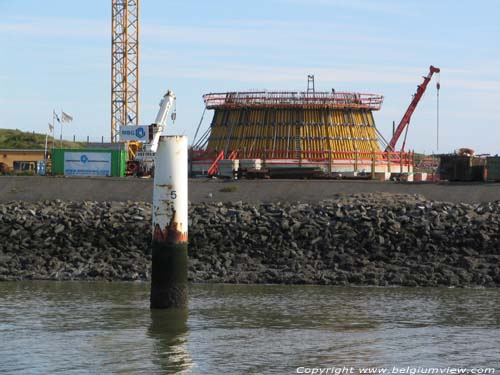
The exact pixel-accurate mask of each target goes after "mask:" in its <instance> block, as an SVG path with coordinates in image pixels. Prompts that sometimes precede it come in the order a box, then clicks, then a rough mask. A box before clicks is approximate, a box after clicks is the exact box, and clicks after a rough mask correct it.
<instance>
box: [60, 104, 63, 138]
mask: <svg viewBox="0 0 500 375" xmlns="http://www.w3.org/2000/svg"><path fill="white" fill-rule="evenodd" d="M59 118H60V119H61V121H60V122H59V124H60V125H61V138H60V139H59V141H60V145H61V148H62V128H63V127H62V125H63V122H62V109H61V117H59Z"/></svg>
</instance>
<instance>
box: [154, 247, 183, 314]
mask: <svg viewBox="0 0 500 375" xmlns="http://www.w3.org/2000/svg"><path fill="white" fill-rule="evenodd" d="M187 248H188V246H187V243H180V244H169V243H165V242H157V241H153V243H152V254H153V265H152V271H151V297H150V306H151V308H152V309H167V308H183V307H187V302H188V287H187V269H188V256H187Z"/></svg>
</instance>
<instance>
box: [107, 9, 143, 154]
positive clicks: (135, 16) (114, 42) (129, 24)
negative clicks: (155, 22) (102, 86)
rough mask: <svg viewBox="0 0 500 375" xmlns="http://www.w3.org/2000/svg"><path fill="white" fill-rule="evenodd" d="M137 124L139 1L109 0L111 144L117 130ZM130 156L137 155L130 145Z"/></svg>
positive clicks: (114, 139)
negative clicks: (110, 20) (110, 29)
mask: <svg viewBox="0 0 500 375" xmlns="http://www.w3.org/2000/svg"><path fill="white" fill-rule="evenodd" d="M138 124H139V0H112V38H111V142H112V143H115V142H119V141H120V139H119V134H120V127H121V126H123V125H138ZM131 146H132V149H130V148H129V154H132V156H133V155H134V154H135V153H136V151H137V147H138V145H137V144H132V145H131Z"/></svg>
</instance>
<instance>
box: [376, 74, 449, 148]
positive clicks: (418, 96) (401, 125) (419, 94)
mask: <svg viewBox="0 0 500 375" xmlns="http://www.w3.org/2000/svg"><path fill="white" fill-rule="evenodd" d="M440 71H441V70H440V69H439V68H436V67H434V66H432V65H431V66H430V67H429V74H427V76H425V77H424V81H423V82H422V84H421V85H419V86H417V92H416V93H415V95H413V99H412V101H411V103H410V105H409V107H408V109H407V110H406V112H405V114H404V116H403V118H402V119H401V121H400V122H399V125H398V126H397V128H396V130H395V132H394V135H393V136H392V139H391V141H390V142H389V144H388V145H387V148H386V149H385V151H386V152H390V151H395V148H396V143H397V142H398V140H399V137H400V136H401V134H402V133H403V131H404V129H405V128H406V127H407V126H408V124H409V123H410V119H411V116H412V115H413V112H414V111H415V108H417V105H418V103H419V102H420V99H421V98H422V96H423V95H424V93H425V90H426V89H427V85H428V84H429V82H430V80H431V78H432V75H433V74H434V73H439V72H440ZM437 88H438V90H439V84H438V86H437Z"/></svg>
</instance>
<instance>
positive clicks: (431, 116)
mask: <svg viewBox="0 0 500 375" xmlns="http://www.w3.org/2000/svg"><path fill="white" fill-rule="evenodd" d="M499 14H500V1H496V0H491V1H488V0H476V1H458V0H457V1H448V0H441V1H439V0H434V1H428V0H422V1H403V0H401V1H397V0H377V1H368V0H366V1H365V0H253V1H234V0H233V1H226V0H212V1H194V0H183V1H165V0H163V1H161V0H147V1H145V0H143V1H142V2H141V17H140V22H141V34H140V38H141V45H140V51H141V52H140V57H141V66H140V75H141V80H140V108H141V109H140V120H141V123H144V124H148V123H150V122H152V121H153V120H154V118H155V116H156V112H157V108H158V102H159V99H160V98H161V96H162V95H163V94H164V93H165V91H166V90H167V89H172V90H173V91H174V92H175V93H176V95H177V120H176V122H175V124H174V125H171V126H169V131H168V132H169V133H175V134H186V135H188V136H189V137H190V138H192V137H193V135H194V132H195V130H196V126H197V125H198V122H199V120H200V117H201V114H202V112H203V101H202V95H203V94H204V93H208V92H221V91H227V90H247V89H269V90H305V89H306V86H307V75H308V74H314V75H315V79H316V89H317V90H325V91H329V90H331V88H335V89H336V90H337V91H357V92H365V93H377V94H383V95H384V97H385V99H384V104H383V106H382V109H381V110H380V111H379V112H376V113H375V120H376V124H377V127H378V128H379V130H380V131H381V132H382V133H383V134H384V135H385V136H386V137H389V135H390V133H391V129H392V121H393V120H394V121H396V123H397V122H398V121H399V120H400V119H401V117H402V115H403V114H404V112H405V110H406V108H407V106H408V104H409V102H410V100H411V95H412V94H413V93H414V92H415V90H416V86H417V84H420V83H421V81H422V76H423V75H426V74H427V72H428V68H429V65H431V64H433V65H435V66H438V67H440V68H441V70H442V72H441V74H440V82H441V92H440V147H439V152H449V151H453V150H454V149H456V148H459V147H470V148H474V149H475V150H476V151H477V152H480V153H493V154H496V153H500V22H499V21H498V15H499ZM110 39H111V1H110V0H86V1H67V0H66V1H63V0H46V1H40V0H0V57H1V58H0V127H1V128H18V129H22V130H25V131H32V130H34V131H37V132H41V133H44V132H45V131H46V128H47V123H48V122H49V121H51V119H52V110H53V109H56V110H57V111H58V110H60V109H63V110H64V111H65V112H67V113H69V114H71V115H72V116H73V117H74V122H73V123H71V124H69V125H65V128H64V136H65V138H68V139H69V138H72V137H73V135H76V138H77V139H80V140H84V139H86V137H87V135H89V136H90V138H91V139H93V140H98V139H99V140H100V139H101V136H104V137H105V139H109V134H110V81H111V78H110V74H111V68H110V61H111V58H110V53H111V52H110V43H111V42H110ZM211 116H212V112H208V114H207V115H206V116H205V121H204V123H203V125H202V127H203V128H207V127H208V126H209V123H210V120H211ZM407 147H409V148H413V149H415V150H416V151H419V152H424V151H425V152H427V153H430V152H436V151H437V150H436V89H435V81H432V82H431V84H430V85H429V87H428V90H427V92H426V94H425V96H424V98H423V100H422V101H421V102H420V104H419V107H418V108H417V110H416V111H415V114H414V116H413V118H412V122H411V125H410V129H409V132H408V141H407Z"/></svg>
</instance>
